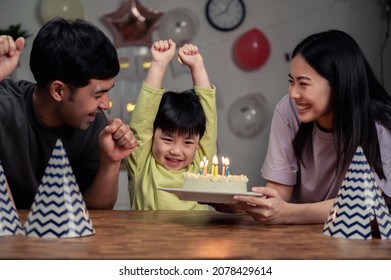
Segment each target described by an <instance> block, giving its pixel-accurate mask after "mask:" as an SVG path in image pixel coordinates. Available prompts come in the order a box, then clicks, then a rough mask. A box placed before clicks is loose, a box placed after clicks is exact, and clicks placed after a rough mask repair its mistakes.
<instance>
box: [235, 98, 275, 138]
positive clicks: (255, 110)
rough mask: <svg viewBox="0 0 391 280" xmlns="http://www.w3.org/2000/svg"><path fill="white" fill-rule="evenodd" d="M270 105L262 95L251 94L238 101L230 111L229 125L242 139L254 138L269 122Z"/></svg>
mask: <svg viewBox="0 0 391 280" xmlns="http://www.w3.org/2000/svg"><path fill="white" fill-rule="evenodd" d="M267 110H268V105H267V101H266V98H265V97H264V96H263V94H262V93H260V92H257V93H251V94H248V95H246V96H244V97H241V98H239V99H237V100H236V101H235V102H234V103H233V104H232V106H231V107H230V109H229V111H228V125H229V127H230V129H231V130H232V132H233V133H234V134H236V135H237V136H239V137H241V138H253V137H255V136H257V135H258V134H259V133H261V132H262V131H263V130H264V128H265V124H266V122H267V115H268V111H267Z"/></svg>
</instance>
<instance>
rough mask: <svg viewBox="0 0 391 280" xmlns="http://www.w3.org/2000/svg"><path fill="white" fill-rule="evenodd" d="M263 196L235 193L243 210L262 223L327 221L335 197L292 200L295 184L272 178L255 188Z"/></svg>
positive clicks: (314, 222)
mask: <svg viewBox="0 0 391 280" xmlns="http://www.w3.org/2000/svg"><path fill="white" fill-rule="evenodd" d="M252 191H253V192H256V193H261V194H263V195H264V196H263V197H252V196H235V199H237V200H238V201H240V202H242V203H241V204H240V209H241V210H242V211H245V212H246V213H247V214H249V215H250V216H252V217H253V218H254V220H256V221H257V222H259V223H262V224H316V223H324V222H325V221H326V219H327V216H328V214H329V212H330V209H331V208H332V206H333V199H330V200H326V201H321V202H314V203H290V202H289V201H290V199H291V197H292V191H293V186H288V185H283V184H279V183H275V182H271V181H269V182H268V183H267V184H266V186H265V187H253V189H252Z"/></svg>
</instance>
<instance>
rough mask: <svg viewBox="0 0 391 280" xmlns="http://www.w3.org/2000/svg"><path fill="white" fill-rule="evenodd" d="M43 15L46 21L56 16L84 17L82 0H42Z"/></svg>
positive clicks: (68, 17) (67, 17) (66, 17)
mask: <svg viewBox="0 0 391 280" xmlns="http://www.w3.org/2000/svg"><path fill="white" fill-rule="evenodd" d="M40 8H41V17H42V20H43V22H44V23H46V22H48V21H49V20H51V19H52V18H55V17H63V18H65V19H77V18H81V19H82V18H83V17H84V10H83V4H82V3H81V1H80V0H41V7H40Z"/></svg>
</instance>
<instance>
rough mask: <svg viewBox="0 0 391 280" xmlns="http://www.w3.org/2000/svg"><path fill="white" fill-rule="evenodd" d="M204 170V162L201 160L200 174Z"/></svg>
mask: <svg viewBox="0 0 391 280" xmlns="http://www.w3.org/2000/svg"><path fill="white" fill-rule="evenodd" d="M203 171H204V162H203V161H201V162H200V175H202V173H203Z"/></svg>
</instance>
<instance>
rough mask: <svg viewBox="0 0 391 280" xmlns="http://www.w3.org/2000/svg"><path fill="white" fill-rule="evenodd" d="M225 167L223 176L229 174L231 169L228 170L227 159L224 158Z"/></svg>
mask: <svg viewBox="0 0 391 280" xmlns="http://www.w3.org/2000/svg"><path fill="white" fill-rule="evenodd" d="M225 165H226V168H225V176H228V175H229V172H230V171H231V168H229V159H228V158H225Z"/></svg>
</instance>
